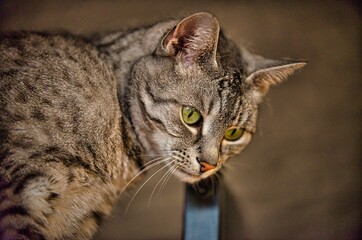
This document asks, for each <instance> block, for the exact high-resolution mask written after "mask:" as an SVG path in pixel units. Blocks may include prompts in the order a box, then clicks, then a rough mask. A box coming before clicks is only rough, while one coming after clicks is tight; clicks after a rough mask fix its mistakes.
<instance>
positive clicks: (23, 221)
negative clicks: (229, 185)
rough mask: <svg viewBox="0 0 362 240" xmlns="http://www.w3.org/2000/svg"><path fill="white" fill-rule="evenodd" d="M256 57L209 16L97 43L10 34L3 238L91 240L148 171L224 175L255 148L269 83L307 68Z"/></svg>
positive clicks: (3, 132)
mask: <svg viewBox="0 0 362 240" xmlns="http://www.w3.org/2000/svg"><path fill="white" fill-rule="evenodd" d="M176 25H177V27H176V28H174V27H175V26H176ZM200 36H201V37H200ZM251 58H252V55H250V54H249V53H248V52H246V51H244V50H243V51H239V50H238V49H237V48H236V47H235V45H234V44H233V43H232V42H230V41H229V40H227V39H226V38H225V37H224V36H222V35H220V37H219V26H218V23H217V21H216V19H215V18H214V17H213V16H211V15H210V14H207V13H200V14H195V15H193V16H191V17H189V18H186V19H184V20H183V21H181V22H180V23H179V24H178V21H175V20H170V21H166V22H161V23H158V24H156V25H153V26H151V27H148V28H140V29H136V30H133V31H128V32H127V31H126V32H113V33H109V34H103V35H98V36H93V37H91V38H84V37H79V36H73V35H66V34H44V33H29V32H22V33H9V34H3V35H1V38H0V113H1V115H0V239H89V238H91V236H92V235H93V234H94V232H95V231H96V229H97V226H98V224H99V222H100V220H101V219H102V217H103V216H105V215H108V214H109V213H110V211H111V208H112V206H113V205H114V204H115V202H116V200H117V198H118V197H119V194H120V192H121V191H122V190H123V188H124V187H125V186H126V184H127V183H128V182H129V181H130V180H131V179H132V178H133V177H134V176H135V175H136V174H137V173H139V172H140V169H142V166H143V165H146V166H147V164H149V165H148V166H156V165H157V164H158V163H163V164H165V165H167V167H169V169H170V171H172V173H174V174H175V175H176V176H178V177H179V178H181V179H182V180H184V181H186V182H196V181H199V180H200V179H202V178H206V177H208V176H209V175H212V174H213V173H215V172H216V171H217V170H218V169H219V168H220V167H221V165H222V163H224V162H225V161H226V159H227V158H228V157H229V156H231V155H234V154H236V153H238V152H240V151H241V150H242V148H244V147H245V146H246V145H247V143H248V142H249V141H250V138H251V135H252V133H253V132H254V131H255V124H256V114H257V104H258V103H259V102H260V100H261V96H262V95H264V94H265V93H266V91H267V89H268V87H269V85H272V83H273V82H278V81H281V80H282V79H283V78H285V77H286V76H287V75H288V74H290V73H292V72H293V71H294V70H295V69H297V68H300V67H301V66H302V65H304V63H302V62H291V61H282V62H281V61H279V62H276V61H269V60H264V59H261V58H260V57H258V56H255V57H254V58H253V60H250V59H251ZM259 60H260V61H259ZM261 62H263V64H264V65H263V64H259V63H261ZM271 76H274V77H272V78H270V79H269V77H271ZM186 106H191V107H192V108H186ZM190 109H191V110H190ZM196 109H197V110H196ZM187 111H189V112H187ZM185 112H186V113H187V114H186V115H187V116H186V117H185V115H183V114H184V113H185ZM193 114H198V115H200V116H199V118H198V119H196V120H197V121H196V122H188V121H189V120H190V119H191V117H192V115H193ZM194 116H195V115H194ZM187 117H190V119H186V118H187ZM191 120H192V119H191ZM230 127H232V130H234V129H242V131H243V132H244V134H242V135H240V136H239V137H238V138H235V139H233V136H232V135H230V134H231V133H230V132H229V133H228V134H229V135H230V136H229V135H225V136H224V134H226V133H225V131H227V130H228V129H229V128H230ZM235 131H236V130H235ZM235 131H233V132H232V134H234V132H235ZM225 138H228V139H229V140H228V141H226V140H225ZM156 155H157V156H161V155H162V156H161V158H160V159H158V160H159V161H155V162H149V163H147V161H149V160H150V158H147V157H145V156H156ZM151 159H152V158H151ZM146 168H147V167H146Z"/></svg>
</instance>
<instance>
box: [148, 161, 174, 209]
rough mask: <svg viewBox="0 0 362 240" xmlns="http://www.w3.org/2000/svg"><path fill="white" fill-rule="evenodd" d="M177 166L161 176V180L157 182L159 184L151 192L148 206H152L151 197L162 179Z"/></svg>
mask: <svg viewBox="0 0 362 240" xmlns="http://www.w3.org/2000/svg"><path fill="white" fill-rule="evenodd" d="M173 162H174V161H173ZM174 167H175V166H173V167H171V168H170V169H169V170H167V172H166V173H165V174H164V175H163V176H162V177H161V178H160V180H159V181H158V182H157V184H156V185H155V187H154V188H153V189H152V192H151V195H150V198H149V199H148V204H147V207H149V206H150V203H151V199H152V196H153V194H154V192H155V190H156V188H157V186H158V185H159V184H160V183H161V181H162V180H163V179H164V178H166V176H167V175H168V174H169V173H170V172H172V170H173V169H174Z"/></svg>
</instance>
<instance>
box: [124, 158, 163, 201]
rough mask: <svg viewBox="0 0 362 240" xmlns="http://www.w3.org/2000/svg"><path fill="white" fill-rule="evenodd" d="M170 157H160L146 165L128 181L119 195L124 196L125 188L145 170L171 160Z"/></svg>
mask: <svg viewBox="0 0 362 240" xmlns="http://www.w3.org/2000/svg"><path fill="white" fill-rule="evenodd" d="M169 159H170V158H169V157H168V158H166V159H158V160H157V161H155V162H154V163H152V164H150V165H149V166H147V167H145V168H144V169H142V170H141V171H139V172H138V173H137V174H136V175H135V176H134V177H133V178H132V179H131V180H129V181H128V183H127V184H126V185H125V186H124V188H123V189H122V191H121V193H120V195H119V196H122V194H123V193H124V192H125V190H126V189H127V187H128V186H129V185H130V184H131V183H132V182H133V181H134V180H135V179H136V178H137V177H139V176H140V175H141V174H143V173H144V172H146V171H147V170H149V169H151V168H153V167H155V166H157V165H159V164H161V163H163V162H167V161H169Z"/></svg>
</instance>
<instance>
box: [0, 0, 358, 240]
mask: <svg viewBox="0 0 362 240" xmlns="http://www.w3.org/2000/svg"><path fill="white" fill-rule="evenodd" d="M197 11H209V12H211V13H214V14H215V15H216V16H217V17H218V18H219V20H220V24H221V26H222V28H223V29H224V31H225V32H226V34H227V35H229V36H230V37H231V38H232V39H233V40H234V41H235V42H237V43H238V44H240V45H244V46H247V47H248V48H249V49H251V50H253V51H255V52H257V53H261V54H263V55H265V56H267V57H275V58H278V57H292V58H303V59H308V60H309V64H308V66H307V67H306V68H305V69H304V70H303V71H301V72H300V73H298V74H296V76H294V77H293V78H292V79H291V80H290V81H288V82H287V83H284V84H283V85H282V86H280V87H278V88H274V89H272V90H271V92H270V94H269V95H268V97H267V99H266V100H265V101H264V104H263V105H262V107H261V114H260V121H259V129H258V133H257V134H256V136H255V137H254V139H253V141H252V143H251V145H250V146H249V147H248V148H247V149H246V150H245V152H244V153H243V154H242V155H241V156H240V157H238V158H235V159H232V160H230V161H229V164H228V171H227V177H226V180H227V184H228V188H229V194H230V195H229V197H228V198H226V199H227V200H226V201H225V206H226V208H225V209H226V212H225V216H226V218H225V219H226V220H225V223H226V225H225V228H224V233H225V234H226V235H225V236H227V239H241V238H243V239H351V240H352V239H360V237H361V235H359V234H360V226H361V222H362V221H361V204H360V203H361V202H362V201H361V200H362V199H361V184H360V183H361V157H362V154H361V142H362V141H361V140H362V139H361V136H362V134H361V133H362V131H361V113H362V112H361V105H362V101H361V90H362V88H361V79H360V78H361V27H360V26H361V16H360V8H358V3H357V1H350V2H348V1H344V2H342V1H328V2H326V1H313V2H312V1H308V2H305V1H294V2H293V1H292V2H290V1H278V2H273V3H271V2H269V1H243V2H241V1H189V0H187V1H161V0H157V1H145V0H144V1H127V2H126V1H95V0H91V1H70V0H65V1H33V0H32V1H20V0H15V1H0V29H1V30H19V29H27V30H48V29H66V30H69V31H72V32H75V33H90V32H94V31H103V30H109V29H117V28H124V27H135V26H139V25H143V24H150V23H153V22H156V21H158V20H161V19H164V18H170V17H179V16H185V15H188V14H190V13H194V12H197ZM161 176H162V174H161V175H157V177H156V178H155V179H154V180H153V181H150V182H149V183H148V184H146V185H145V187H144V189H142V190H141V191H140V193H139V194H138V195H137V197H136V198H135V200H134V202H133V203H132V205H131V207H130V210H129V212H128V214H127V215H126V216H124V210H125V209H124V206H125V205H127V204H128V201H129V199H130V198H131V197H132V193H130V195H129V197H128V198H127V197H126V198H123V199H121V201H120V205H119V207H118V208H116V209H115V211H114V214H113V215H112V216H111V217H110V218H109V220H108V221H106V222H105V223H104V224H103V226H102V228H101V230H100V232H99V233H98V235H97V236H96V237H95V239H107V240H108V239H120V238H121V239H180V236H181V222H182V204H183V199H184V198H183V186H182V184H181V183H179V182H178V181H175V180H174V181H170V182H169V183H168V185H167V186H166V187H165V189H164V190H163V191H162V192H161V193H160V194H156V195H155V196H154V197H153V199H152V201H151V204H150V206H149V207H147V205H148V200H149V198H150V193H151V191H152V189H153V187H154V186H155V184H156V183H157V181H158V180H159V178H160V177H161Z"/></svg>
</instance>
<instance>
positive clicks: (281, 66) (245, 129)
mask: <svg viewBox="0 0 362 240" xmlns="http://www.w3.org/2000/svg"><path fill="white" fill-rule="evenodd" d="M304 65H305V62H302V61H291V60H270V59H265V58H262V57H260V56H257V55H253V54H250V53H249V52H247V51H246V50H243V49H239V48H237V47H236V45H235V44H234V43H233V42H232V41H230V40H228V39H227V38H226V37H225V36H224V35H223V34H222V33H221V32H220V28H219V23H218V21H217V19H216V18H215V17H214V16H213V15H211V14H209V13H197V14H194V15H191V16H189V17H187V18H185V19H183V20H181V21H180V22H179V23H178V24H176V25H175V27H174V28H172V29H171V30H169V31H168V32H167V33H166V34H165V35H164V37H163V38H162V39H161V40H160V42H159V46H158V48H157V49H156V50H155V52H154V54H153V55H152V56H148V57H145V58H143V59H142V60H141V61H140V62H138V63H137V64H136V66H135V67H134V71H133V79H134V84H135V85H134V86H133V88H136V89H137V91H135V94H136V95H137V98H138V100H137V101H135V102H134V106H135V107H134V109H136V110H134V114H133V117H134V118H135V122H136V125H137V126H138V132H139V134H140V136H141V137H140V138H141V141H143V145H144V146H145V147H146V148H147V149H148V152H149V153H152V154H151V155H152V156H155V157H154V158H156V157H160V158H158V159H159V160H160V161H161V160H163V161H164V163H165V164H166V165H167V164H168V167H169V168H170V172H172V173H174V174H175V175H176V176H178V177H179V178H180V179H181V180H183V181H186V182H190V183H192V182H197V181H199V180H200V179H203V178H206V177H208V176H210V175H212V174H214V173H215V172H216V171H218V170H219V169H220V168H221V167H222V165H223V164H224V163H225V162H226V160H227V159H228V158H229V157H231V156H234V155H236V154H238V153H240V152H241V151H242V150H243V149H244V148H245V146H246V145H248V143H249V142H250V140H251V138H252V135H253V133H254V132H255V129H256V119H257V106H258V104H259V103H260V102H261V100H262V97H263V96H264V95H265V94H266V93H267V91H268V89H269V87H270V86H271V85H275V84H277V83H280V82H282V81H283V80H285V79H286V78H287V77H288V76H289V75H291V74H292V73H293V72H294V71H295V70H297V69H299V68H301V67H303V66H304ZM146 154H147V153H146ZM151 159H152V158H151Z"/></svg>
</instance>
